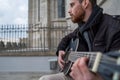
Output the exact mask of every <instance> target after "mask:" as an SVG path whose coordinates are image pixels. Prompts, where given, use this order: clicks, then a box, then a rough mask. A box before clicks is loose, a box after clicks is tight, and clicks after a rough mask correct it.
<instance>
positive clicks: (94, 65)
mask: <svg viewBox="0 0 120 80" xmlns="http://www.w3.org/2000/svg"><path fill="white" fill-rule="evenodd" d="M81 57H87V58H89V62H88V67H89V68H90V70H91V71H93V72H97V69H98V66H99V63H100V60H101V58H102V53H100V52H71V53H70V54H69V56H68V60H69V61H71V62H74V61H75V60H77V59H78V58H81Z"/></svg>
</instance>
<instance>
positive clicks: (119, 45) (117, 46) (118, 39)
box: [110, 31, 120, 51]
mask: <svg viewBox="0 0 120 80" xmlns="http://www.w3.org/2000/svg"><path fill="white" fill-rule="evenodd" d="M116 50H120V31H119V32H117V33H116V34H115V35H114V36H113V38H112V42H111V46H110V51H116Z"/></svg>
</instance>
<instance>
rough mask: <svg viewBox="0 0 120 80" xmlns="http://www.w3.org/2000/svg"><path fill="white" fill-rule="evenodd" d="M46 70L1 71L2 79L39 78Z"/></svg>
mask: <svg viewBox="0 0 120 80" xmlns="http://www.w3.org/2000/svg"><path fill="white" fill-rule="evenodd" d="M45 74H50V73H46V72H0V80H39V78H40V77H41V76H42V75H45Z"/></svg>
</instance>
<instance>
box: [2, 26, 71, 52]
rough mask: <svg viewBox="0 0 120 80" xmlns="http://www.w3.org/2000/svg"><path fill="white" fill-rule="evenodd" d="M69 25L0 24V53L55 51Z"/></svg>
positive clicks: (67, 31) (68, 30) (66, 32)
mask: <svg viewBox="0 0 120 80" xmlns="http://www.w3.org/2000/svg"><path fill="white" fill-rule="evenodd" d="M71 31H72V29H71V28H70V26H63V25H62V26H61V25H60V26H59V25H57V26H51V27H48V26H45V25H42V26H40V25H22V24H21V25H20V24H19V25H16V24H14V25H0V53H22V52H24V53H31V52H32V53H33V52H37V54H39V53H41V52H42V53H43V52H49V53H50V52H55V51H56V48H57V46H58V43H59V42H60V40H61V39H62V37H63V36H65V35H67V34H68V33H70V32H71Z"/></svg>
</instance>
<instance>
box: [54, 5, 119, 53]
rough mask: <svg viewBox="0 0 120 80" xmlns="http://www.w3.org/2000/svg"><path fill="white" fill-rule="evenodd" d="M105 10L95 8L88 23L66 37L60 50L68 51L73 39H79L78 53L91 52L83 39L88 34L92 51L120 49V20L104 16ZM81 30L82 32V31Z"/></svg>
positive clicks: (59, 47)
mask: <svg viewBox="0 0 120 80" xmlns="http://www.w3.org/2000/svg"><path fill="white" fill-rule="evenodd" d="M102 11H103V10H102V9H101V8H100V7H98V6H95V7H94V8H93V11H92V14H91V16H90V17H89V19H88V21H87V22H86V23H85V24H84V27H82V26H83V24H81V23H78V25H79V26H78V28H76V29H75V30H74V31H73V32H72V33H70V34H68V35H67V36H65V37H64V38H63V39H62V40H61V42H60V43H59V45H58V48H57V52H56V54H57V55H58V51H59V50H64V51H65V50H66V48H67V46H68V45H69V43H70V41H71V39H74V40H75V39H76V38H79V46H78V49H77V50H78V51H89V49H88V44H87V42H86V41H85V39H84V37H83V33H84V32H85V31H87V32H88V35H89V40H90V44H91V50H92V51H100V52H108V51H114V50H119V49H120V20H118V19H117V18H116V17H113V16H110V15H107V14H103V12H102ZM80 30H81V31H80Z"/></svg>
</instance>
